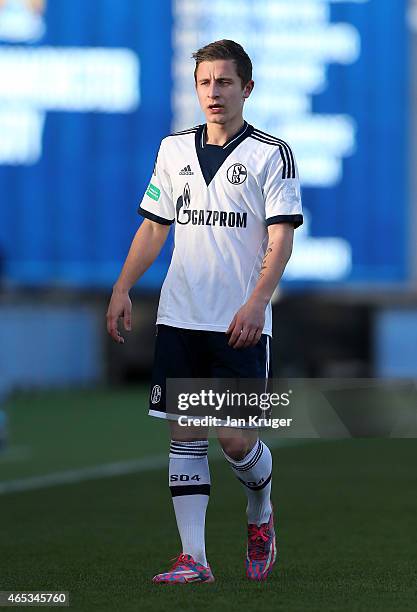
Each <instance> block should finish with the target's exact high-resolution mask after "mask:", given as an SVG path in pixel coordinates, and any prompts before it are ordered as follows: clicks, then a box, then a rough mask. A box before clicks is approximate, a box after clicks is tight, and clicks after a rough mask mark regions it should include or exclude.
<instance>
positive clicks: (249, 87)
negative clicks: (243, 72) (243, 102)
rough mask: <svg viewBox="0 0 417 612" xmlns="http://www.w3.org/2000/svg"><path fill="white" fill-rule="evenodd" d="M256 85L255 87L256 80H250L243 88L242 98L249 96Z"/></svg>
mask: <svg viewBox="0 0 417 612" xmlns="http://www.w3.org/2000/svg"><path fill="white" fill-rule="evenodd" d="M254 87H255V83H254V81H248V83H246V85H245V87H244V88H243V93H242V98H244V99H246V98H249V96H250V95H251V93H252V90H253V88H254Z"/></svg>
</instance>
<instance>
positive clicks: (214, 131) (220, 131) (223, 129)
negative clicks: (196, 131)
mask: <svg viewBox="0 0 417 612" xmlns="http://www.w3.org/2000/svg"><path fill="white" fill-rule="evenodd" d="M243 123H244V121H243V117H242V115H240V116H238V117H236V118H235V119H232V121H230V122H228V123H227V124H222V123H207V141H206V142H207V144H212V145H219V146H220V147H221V146H223V145H224V144H225V143H226V142H227V141H228V140H229V139H230V138H232V136H234V135H235V134H237V132H238V131H239V130H240V129H241V128H242V127H243Z"/></svg>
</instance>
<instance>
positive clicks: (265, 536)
mask: <svg viewBox="0 0 417 612" xmlns="http://www.w3.org/2000/svg"><path fill="white" fill-rule="evenodd" d="M276 556H277V548H276V541H275V529H274V513H273V512H271V517H270V519H269V521H268V522H267V523H263V524H262V525H259V526H258V525H248V548H247V554H246V576H247V577H248V578H249V580H259V581H262V580H266V579H267V577H268V576H269V574H270V573H271V571H272V568H273V567H274V563H275V559H276Z"/></svg>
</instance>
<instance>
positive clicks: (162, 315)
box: [138, 122, 303, 336]
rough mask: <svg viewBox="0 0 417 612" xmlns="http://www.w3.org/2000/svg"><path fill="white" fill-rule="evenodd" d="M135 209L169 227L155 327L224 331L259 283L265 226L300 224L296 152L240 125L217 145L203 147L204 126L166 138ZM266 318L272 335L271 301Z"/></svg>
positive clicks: (268, 330)
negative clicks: (169, 255)
mask: <svg viewBox="0 0 417 612" xmlns="http://www.w3.org/2000/svg"><path fill="white" fill-rule="evenodd" d="M138 212H139V213H140V214H141V215H143V216H144V217H147V218H148V219H151V220H152V221H156V222H158V223H162V224H165V225H170V224H172V223H175V238H174V252H173V255H172V260H171V264H170V267H169V270H168V273H167V276H166V278H165V281H164V284H163V286H162V290H161V296H160V300H159V308H158V315H157V321H156V322H157V324H158V323H161V324H165V325H171V326H173V327H180V328H184V329H199V330H208V331H218V332H224V331H226V330H227V329H228V327H229V325H230V322H231V320H232V318H233V316H234V315H235V313H236V312H237V310H238V309H239V308H240V307H241V306H242V305H243V304H244V303H245V302H246V301H247V299H248V298H249V296H250V295H251V293H252V291H253V289H254V287H255V285H256V283H257V281H258V278H259V272H260V269H261V264H262V260H263V257H264V254H265V250H266V246H267V244H268V231H267V226H268V225H271V224H273V223H292V224H293V225H294V226H295V227H298V226H299V225H301V224H302V222H303V217H302V208H301V196H300V184H299V180H298V171H297V165H296V162H295V159H294V155H293V153H292V151H291V149H290V147H289V145H288V144H287V143H285V142H284V141H282V140H279V139H278V138H275V137H274V136H270V135H269V134H266V133H264V132H261V131H260V130H257V129H256V128H254V127H253V126H251V125H249V124H248V123H246V122H245V123H244V125H243V127H242V128H241V130H240V131H239V132H238V133H237V134H236V135H235V136H233V138H231V139H230V140H229V141H228V142H226V143H225V144H224V145H223V146H215V145H210V144H207V143H206V127H205V125H200V126H196V127H194V128H191V129H189V130H184V131H183V132H178V133H176V134H172V135H171V136H168V137H166V138H164V139H163V140H162V142H161V146H160V148H159V153H158V157H157V161H156V163H155V168H154V172H153V176H152V178H151V181H150V184H149V186H148V188H147V191H146V193H145V195H144V197H143V200H142V202H141V204H140V206H139V211H138ZM265 315H266V316H265V326H264V329H263V333H265V334H268V335H270V336H272V313H271V304H270V303H269V304H268V306H267V308H266V311H265Z"/></svg>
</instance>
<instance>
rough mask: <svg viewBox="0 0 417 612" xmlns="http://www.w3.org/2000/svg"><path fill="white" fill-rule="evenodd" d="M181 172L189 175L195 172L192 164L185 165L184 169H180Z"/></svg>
mask: <svg viewBox="0 0 417 612" xmlns="http://www.w3.org/2000/svg"><path fill="white" fill-rule="evenodd" d="M180 174H186V175H187V176H189V175H190V174H194V172H192V170H191V166H190V165H188V166H185V168H183V169H182V170H181V171H180Z"/></svg>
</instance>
